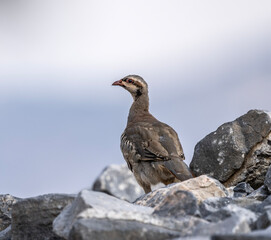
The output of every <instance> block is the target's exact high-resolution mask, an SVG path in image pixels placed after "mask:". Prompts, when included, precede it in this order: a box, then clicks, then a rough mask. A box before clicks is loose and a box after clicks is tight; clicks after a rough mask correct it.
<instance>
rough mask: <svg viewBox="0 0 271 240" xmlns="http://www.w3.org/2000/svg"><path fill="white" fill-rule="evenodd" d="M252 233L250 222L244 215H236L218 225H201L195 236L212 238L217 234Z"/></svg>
mask: <svg viewBox="0 0 271 240" xmlns="http://www.w3.org/2000/svg"><path fill="white" fill-rule="evenodd" d="M250 231H251V229H250V227H249V220H247V219H246V217H245V216H244V215H241V216H238V215H234V216H232V217H229V218H226V219H225V220H224V221H220V222H217V223H209V224H199V225H197V226H196V228H195V230H194V232H193V234H194V235H199V236H212V235H215V234H237V233H248V232H250Z"/></svg>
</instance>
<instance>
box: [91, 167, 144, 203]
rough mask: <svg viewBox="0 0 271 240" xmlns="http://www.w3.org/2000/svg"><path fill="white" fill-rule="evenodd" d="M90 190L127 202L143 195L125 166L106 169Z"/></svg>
mask: <svg viewBox="0 0 271 240" xmlns="http://www.w3.org/2000/svg"><path fill="white" fill-rule="evenodd" d="M92 190H94V191H99V192H104V193H107V194H109V195H112V196H115V197H117V198H119V199H123V200H127V201H129V202H133V201H135V200H136V199H137V198H138V197H140V196H142V195H143V194H144V191H143V189H142V188H141V187H140V186H139V185H138V183H137V182H136V180H135V178H134V175H133V173H132V172H131V171H130V170H129V169H128V167H127V165H110V166H108V167H106V168H105V169H104V170H103V172H102V173H101V175H100V176H99V177H98V178H97V179H96V181H95V182H94V184H93V187H92Z"/></svg>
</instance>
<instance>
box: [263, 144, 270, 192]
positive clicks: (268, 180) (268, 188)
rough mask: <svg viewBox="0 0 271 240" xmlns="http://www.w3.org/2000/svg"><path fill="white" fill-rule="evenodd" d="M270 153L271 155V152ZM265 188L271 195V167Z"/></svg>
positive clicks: (266, 177)
mask: <svg viewBox="0 0 271 240" xmlns="http://www.w3.org/2000/svg"><path fill="white" fill-rule="evenodd" d="M270 145H271V141H270ZM269 153H270V155H271V151H270V152H269ZM264 186H265V187H266V188H267V190H268V191H269V193H271V166H270V167H269V169H268V171H267V173H266V175H265V179H264Z"/></svg>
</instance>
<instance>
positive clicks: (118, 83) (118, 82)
mask: <svg viewBox="0 0 271 240" xmlns="http://www.w3.org/2000/svg"><path fill="white" fill-rule="evenodd" d="M112 86H123V83H122V80H119V81H116V82H113V83H112Z"/></svg>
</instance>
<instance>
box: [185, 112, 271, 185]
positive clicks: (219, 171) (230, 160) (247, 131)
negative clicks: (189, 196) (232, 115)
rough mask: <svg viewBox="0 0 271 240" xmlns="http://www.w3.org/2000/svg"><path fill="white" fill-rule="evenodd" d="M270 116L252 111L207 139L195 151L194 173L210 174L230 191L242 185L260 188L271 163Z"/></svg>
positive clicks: (211, 134) (192, 167) (266, 113)
mask: <svg viewBox="0 0 271 240" xmlns="http://www.w3.org/2000/svg"><path fill="white" fill-rule="evenodd" d="M270 116H271V115H270V113H268V112H264V111H260V110H251V111H249V112H248V113H247V114H245V115H243V116H241V117H239V118H237V119H236V120H235V121H233V122H229V123H225V124H223V125H222V126H220V127H219V128H218V129H217V130H216V131H215V132H212V133H210V134H209V135H207V136H206V137H205V138H204V139H202V140H201V141H200V142H199V143H198V144H197V145H196V147H195V151H194V156H193V159H192V162H191V163H190V168H191V170H192V171H193V173H194V174H195V175H196V176H199V175H202V174H208V175H210V176H212V177H214V178H216V179H218V180H219V181H221V182H222V183H224V185H225V186H227V187H229V186H234V185H236V184H237V183H240V182H248V183H250V185H251V186H252V187H253V188H258V187H260V186H261V185H262V184H263V182H264V176H265V174H266V172H267V170H268V167H269V165H270V163H271V158H270V154H269V152H270V151H271V146H270V144H269V143H270V140H271V134H270V133H271V118H270Z"/></svg>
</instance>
